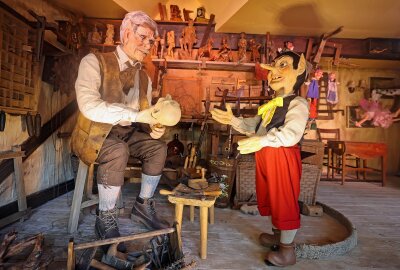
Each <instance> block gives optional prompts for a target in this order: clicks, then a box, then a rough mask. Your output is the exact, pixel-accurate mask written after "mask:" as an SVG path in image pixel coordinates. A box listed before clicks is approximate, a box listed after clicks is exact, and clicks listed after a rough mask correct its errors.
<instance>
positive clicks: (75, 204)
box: [68, 160, 99, 233]
mask: <svg viewBox="0 0 400 270" xmlns="http://www.w3.org/2000/svg"><path fill="white" fill-rule="evenodd" d="M93 173H94V164H90V166H88V165H86V164H85V163H84V162H83V161H81V160H80V161H79V167H78V173H77V175H76V179H75V189H74V196H73V198H72V205H71V212H70V214H69V221H68V233H74V232H76V230H77V229H78V221H79V213H80V211H81V209H84V208H86V207H89V206H92V205H95V204H98V203H99V198H98V196H96V195H93V194H92V188H93ZM86 176H87V181H86ZM85 183H86V186H85ZM84 189H86V192H85V193H86V197H87V198H88V200H86V201H84V202H82V197H83V190H84Z"/></svg>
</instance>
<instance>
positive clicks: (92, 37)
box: [88, 25, 103, 44]
mask: <svg viewBox="0 0 400 270" xmlns="http://www.w3.org/2000/svg"><path fill="white" fill-rule="evenodd" d="M102 40H103V37H102V32H99V31H98V30H97V25H94V27H93V31H92V32H90V33H89V34H88V42H89V43H92V44H100V43H101V41H102Z"/></svg>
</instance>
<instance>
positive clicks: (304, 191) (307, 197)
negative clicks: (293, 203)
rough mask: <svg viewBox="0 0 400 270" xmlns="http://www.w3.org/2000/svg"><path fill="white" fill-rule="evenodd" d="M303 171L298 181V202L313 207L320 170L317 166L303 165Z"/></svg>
mask: <svg viewBox="0 0 400 270" xmlns="http://www.w3.org/2000/svg"><path fill="white" fill-rule="evenodd" d="M302 165H303V171H302V174H301V180H300V195H299V201H301V202H303V203H305V204H307V205H315V201H316V195H317V186H318V182H319V179H320V177H321V169H320V168H319V166H318V165H314V164H306V163H303V164H302Z"/></svg>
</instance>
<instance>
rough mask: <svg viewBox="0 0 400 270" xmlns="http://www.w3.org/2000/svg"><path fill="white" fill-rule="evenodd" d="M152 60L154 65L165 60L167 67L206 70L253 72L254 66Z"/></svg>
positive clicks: (160, 63) (246, 64)
mask: <svg viewBox="0 0 400 270" xmlns="http://www.w3.org/2000/svg"><path fill="white" fill-rule="evenodd" d="M152 61H153V63H154V65H156V66H164V65H165V62H166V63H167V67H168V68H173V69H208V70H228V71H244V72H254V67H255V64H254V63H238V62H216V61H199V60H166V59H152Z"/></svg>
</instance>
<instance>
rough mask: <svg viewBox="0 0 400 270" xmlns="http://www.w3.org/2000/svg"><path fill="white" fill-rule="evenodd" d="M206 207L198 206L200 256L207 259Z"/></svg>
mask: <svg viewBox="0 0 400 270" xmlns="http://www.w3.org/2000/svg"><path fill="white" fill-rule="evenodd" d="M207 226H208V207H206V206H200V258H202V259H203V260H204V259H207Z"/></svg>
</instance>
